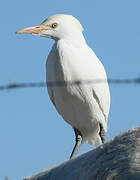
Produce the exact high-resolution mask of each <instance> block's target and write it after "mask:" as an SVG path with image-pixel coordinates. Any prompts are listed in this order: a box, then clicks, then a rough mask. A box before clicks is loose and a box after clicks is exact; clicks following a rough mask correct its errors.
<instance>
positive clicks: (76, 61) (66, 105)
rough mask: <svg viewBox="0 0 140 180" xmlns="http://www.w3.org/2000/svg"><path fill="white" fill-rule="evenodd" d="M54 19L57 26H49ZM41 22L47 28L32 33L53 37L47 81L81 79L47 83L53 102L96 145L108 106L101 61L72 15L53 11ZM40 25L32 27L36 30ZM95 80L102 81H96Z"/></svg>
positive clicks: (105, 125) (47, 65)
mask: <svg viewBox="0 0 140 180" xmlns="http://www.w3.org/2000/svg"><path fill="white" fill-rule="evenodd" d="M54 23H55V25H56V27H53V26H52V24H54ZM40 26H42V27H43V26H44V27H48V29H47V28H46V29H44V30H41V31H39V32H36V33H33V32H32V34H36V35H38V36H43V37H45V36H46V37H51V38H53V39H54V40H55V43H54V45H53V47H52V50H51V52H50V54H49V56H48V59H47V63H46V72H47V82H60V81H61V82H75V81H76V82H77V81H79V82H81V83H75V84H74V83H72V84H71V85H70V84H69V83H66V85H65V86H48V93H49V96H50V98H51V100H52V102H53V104H54V105H55V107H56V109H57V111H58V112H59V113H60V114H61V115H62V117H63V118H64V120H65V121H66V122H68V123H69V124H70V125H71V126H72V127H73V128H74V129H77V130H78V131H79V132H80V133H81V134H80V133H79V134H80V135H81V137H82V141H87V142H88V143H89V144H94V145H95V146H98V145H100V144H102V137H101V132H100V131H101V130H103V132H104V133H105V132H107V120H108V114H109V108H110V92H109V87H108V83H107V76H106V72H105V70H104V67H103V65H102V63H101V62H100V61H99V59H98V58H97V56H96V55H95V54H94V52H93V51H92V50H91V49H90V47H89V46H88V45H87V44H86V41H85V39H84V36H83V33H82V31H83V27H82V25H81V24H80V22H79V21H78V20H77V19H76V18H74V17H73V16H70V15H62V14H60V15H54V16H52V17H50V18H48V19H47V20H45V21H44V22H43V23H42V24H41V25H40ZM40 26H35V27H33V28H34V29H36V30H37V29H39V27H40ZM37 27H38V28H37ZM26 29H29V28H25V29H22V30H20V31H19V32H18V33H29V32H27V30H26ZM30 29H31V28H30ZM23 31H24V32H23ZM34 31H35V30H34ZM96 80H104V82H103V83H95V82H94V81H96ZM87 81H93V83H86V82H87ZM101 128H102V129H101Z"/></svg>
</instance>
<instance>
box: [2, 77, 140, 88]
mask: <svg viewBox="0 0 140 180" xmlns="http://www.w3.org/2000/svg"><path fill="white" fill-rule="evenodd" d="M97 83H107V81H106V80H105V79H96V80H85V81H80V80H77V81H54V82H52V81H49V82H47V86H50V87H51V86H53V87H55V86H56V87H62V86H73V85H80V84H97ZM108 83H109V84H140V77H138V78H131V79H110V78H109V79H108ZM40 87H46V83H45V82H25V83H9V84H7V85H0V91H2V90H11V89H18V88H40Z"/></svg>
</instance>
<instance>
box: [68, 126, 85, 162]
mask: <svg viewBox="0 0 140 180" xmlns="http://www.w3.org/2000/svg"><path fill="white" fill-rule="evenodd" d="M74 132H75V136H76V143H75V146H74V148H73V151H72V153H71V156H70V159H72V158H73V157H74V156H75V155H76V152H77V151H78V149H79V147H80V145H81V143H82V139H83V138H82V134H81V132H80V131H79V130H78V129H76V128H74Z"/></svg>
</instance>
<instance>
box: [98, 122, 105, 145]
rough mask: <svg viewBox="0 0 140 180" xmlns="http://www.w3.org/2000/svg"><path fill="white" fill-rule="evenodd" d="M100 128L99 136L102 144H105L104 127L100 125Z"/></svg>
mask: <svg viewBox="0 0 140 180" xmlns="http://www.w3.org/2000/svg"><path fill="white" fill-rule="evenodd" d="M99 126H100V132H99V135H100V137H101V140H102V143H105V130H104V128H103V125H102V124H101V123H100V124H99Z"/></svg>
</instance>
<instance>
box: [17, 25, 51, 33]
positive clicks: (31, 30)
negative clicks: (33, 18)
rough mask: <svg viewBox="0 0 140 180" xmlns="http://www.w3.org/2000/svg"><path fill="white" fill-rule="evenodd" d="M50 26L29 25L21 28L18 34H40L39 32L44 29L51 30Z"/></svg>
mask: <svg viewBox="0 0 140 180" xmlns="http://www.w3.org/2000/svg"><path fill="white" fill-rule="evenodd" d="M50 29H51V27H50V26H45V25H44V24H40V25H38V26H32V27H27V28H23V29H20V30H19V31H17V32H16V33H17V34H38V33H39V32H42V31H44V30H50Z"/></svg>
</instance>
